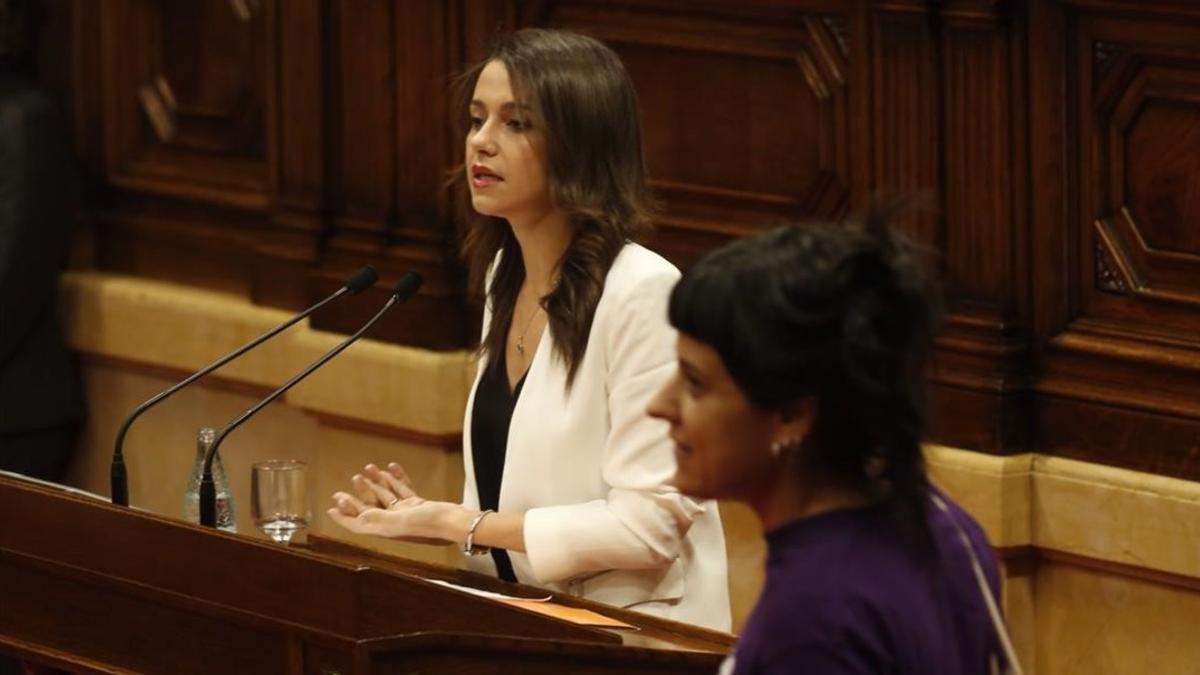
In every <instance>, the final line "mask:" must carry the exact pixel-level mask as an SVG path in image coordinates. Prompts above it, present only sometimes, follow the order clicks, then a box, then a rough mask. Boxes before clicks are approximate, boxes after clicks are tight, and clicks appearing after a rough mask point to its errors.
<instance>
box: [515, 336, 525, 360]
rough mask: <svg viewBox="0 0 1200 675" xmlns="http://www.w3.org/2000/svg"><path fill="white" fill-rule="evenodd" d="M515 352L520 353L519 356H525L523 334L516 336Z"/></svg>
mask: <svg viewBox="0 0 1200 675" xmlns="http://www.w3.org/2000/svg"><path fill="white" fill-rule="evenodd" d="M517 353H518V354H520V355H521V356H525V336H524V335H522V336H520V337H518V338H517Z"/></svg>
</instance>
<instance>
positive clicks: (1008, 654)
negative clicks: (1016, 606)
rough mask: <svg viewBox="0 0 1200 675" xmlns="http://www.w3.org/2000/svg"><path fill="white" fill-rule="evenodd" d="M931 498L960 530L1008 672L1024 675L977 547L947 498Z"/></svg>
mask: <svg viewBox="0 0 1200 675" xmlns="http://www.w3.org/2000/svg"><path fill="white" fill-rule="evenodd" d="M929 498H930V499H932V500H933V503H934V505H936V506H937V507H938V510H940V511H941V512H942V513H944V514H946V516H947V517H948V518H949V519H950V522H951V523H954V529H955V530H957V531H958V538H959V539H960V540H961V541H962V543H963V546H964V547H966V549H967V555H969V556H970V557H971V570H972V571H973V572H974V573H975V582H976V583H977V584H978V585H979V592H980V594H981V595H982V596H983V603H984V604H985V605H987V610H988V616H989V617H991V619H992V628H993V629H995V631H996V636H997V637H998V638H1000V646H1001V647H1002V648H1003V649H1004V658H1005V660H1007V661H1008V672H1009V673H1012V675H1022V671H1021V664H1020V662H1018V661H1017V653H1016V650H1015V649H1013V645H1012V638H1011V637H1009V634H1008V628H1007V627H1005V625H1004V619H1003V618H1001V617H1000V608H999V607H998V606H997V605H996V598H994V597H992V589H991V588H990V587H989V586H988V583H987V577H986V576H984V574H983V567H982V566H981V565H980V564H979V556H977V555H976V554H975V547H974V546H973V545H972V544H971V539H970V537H968V536H967V533H966V532H965V531H964V530H963V528H962V525H960V524H959V523H958V519H957V518H955V517H954V514H953V513H951V512H950V507H949V506H946V502H945V500H943V499H942V498H941V497H939V496H938V495H936V494H934V493H930V494H929Z"/></svg>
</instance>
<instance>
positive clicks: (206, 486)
mask: <svg viewBox="0 0 1200 675" xmlns="http://www.w3.org/2000/svg"><path fill="white" fill-rule="evenodd" d="M421 281H422V279H421V275H419V274H417V273H416V272H408V273H406V274H405V275H404V276H403V277H400V281H399V282H397V283H396V286H395V287H394V288H393V289H392V295H391V297H390V298H388V300H387V302H386V303H384V305H383V308H382V309H380V310H379V311H378V312H376V313H375V316H373V317H371V319H370V320H369V321H367V322H366V323H365V324H363V327H362V328H359V329H358V332H356V333H354V334H353V335H351V336H350V337H348V338H346V339H345V340H343V341H342V343H341V344H339V345H338V346H336V347H334V348H333V349H330V350H329V351H327V352H325V354H324V355H322V356H321V358H319V359H317V360H316V361H313V362H312V363H311V364H309V365H308V367H306V368H305V369H304V370H302V371H300V372H299V373H297V374H296V375H294V376H293V377H292V379H290V380H288V381H287V382H284V383H283V385H282V386H281V387H279V388H278V389H276V390H275V391H273V392H271V393H270V394H268V395H267V397H266V398H264V399H263V400H261V401H259V402H258V403H255V404H254V405H253V406H251V407H250V408H248V409H247V410H246V412H244V413H242V414H241V415H240V416H239V417H238V418H237V419H235V420H233V421H232V422H230V423H229V424H226V425H225V427H224V428H223V429H221V431H219V432H217V437H216V438H215V439H213V442H212V445H210V446H208V452H207V453H205V455H204V472H203V473H202V474H201V477H200V524H201V525H204V526H206V527H216V526H217V489H216V486H215V484H214V483H213V475H212V463H213V457H215V456H216V454H217V448H219V447H220V446H221V442H222V441H224V440H225V437H226V436H228V435H229V434H230V432H232V431H233V430H234V429H237V428H238V427H239V426H241V425H242V423H243V422H245V421H246V420H248V419H250V418H251V417H253V416H254V415H255V414H257V413H258V411H259V410H262V409H263V408H265V407H266V406H267V405H268V404H269V403H271V401H274V400H275V399H277V398H279V397H280V396H282V395H283V394H284V392H286V391H287V390H288V389H291V388H292V387H293V386H295V385H296V383H298V382H299V381H300V380H303V379H304V378H306V377H308V376H309V375H311V374H312V372H313V371H314V370H316V369H317V368H320V367H321V366H323V365H325V363H326V362H328V361H329V360H330V359H332V358H333V357H335V356H337V355H338V354H340V353H342V350H344V349H345V348H346V347H349V346H350V345H352V344H354V342H355V341H357V340H358V339H359V338H360V337H362V336H363V335H364V334H365V333H366V332H367V331H368V330H370V329H371V326H374V325H375V322H377V321H379V319H381V318H383V315H384V314H386V313H387V312H388V310H390V309H391V308H392V307H393V306H394V305H395V304H396V303H398V302H404V301H405V300H408V299H409V298H411V297H412V296H413V294H415V293H416V292H417V289H419V288H420V287H421Z"/></svg>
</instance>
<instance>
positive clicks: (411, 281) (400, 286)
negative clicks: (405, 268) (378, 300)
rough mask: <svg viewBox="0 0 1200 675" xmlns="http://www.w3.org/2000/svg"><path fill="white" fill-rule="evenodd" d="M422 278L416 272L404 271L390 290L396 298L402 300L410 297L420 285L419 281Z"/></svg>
mask: <svg viewBox="0 0 1200 675" xmlns="http://www.w3.org/2000/svg"><path fill="white" fill-rule="evenodd" d="M422 281H424V279H422V278H421V275H420V274H417V273H416V272H405V274H404V276H402V277H400V281H398V282H396V287H395V288H394V289H393V290H392V295H394V296H396V299H397V300H399V301H401V302H404V301H405V300H407V299H409V298H411V297H412V296H413V294H414V293H416V292H417V289H418V288H420V287H421V282H422Z"/></svg>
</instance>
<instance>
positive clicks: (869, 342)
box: [650, 213, 1015, 675]
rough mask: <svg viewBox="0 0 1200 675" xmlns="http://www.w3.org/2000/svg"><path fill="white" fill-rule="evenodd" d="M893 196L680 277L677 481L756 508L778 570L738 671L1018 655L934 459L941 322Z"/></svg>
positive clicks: (738, 655) (830, 669)
mask: <svg viewBox="0 0 1200 675" xmlns="http://www.w3.org/2000/svg"><path fill="white" fill-rule="evenodd" d="M931 297H932V293H931V284H930V282H929V280H928V278H927V277H926V274H925V273H924V271H923V269H922V265H921V264H920V260H919V258H918V255H917V249H916V248H915V247H914V246H913V245H911V244H910V243H909V242H908V241H907V240H905V239H904V238H903V237H902V236H900V235H898V234H895V233H893V232H892V231H891V229H890V228H889V226H888V217H887V215H886V214H883V213H876V214H872V215H871V216H869V217H867V218H866V219H865V222H863V223H862V224H847V225H833V224H813V225H804V226H791V227H783V228H779V229H775V230H772V231H770V232H767V233H765V234H762V235H760V236H757V237H753V238H749V239H744V240H741V241H737V242H735V243H732V244H730V245H728V246H726V247H725V248H723V249H720V250H718V251H715V252H713V253H711V254H709V255H708V256H707V257H705V258H703V259H702V260H701V261H700V262H698V263H697V264H696V265H695V266H694V267H692V268H691V269H690V270H688V272H687V273H686V274H685V275H684V276H683V278H682V280H681V281H680V282H679V283H678V284H677V285H676V286H675V289H674V290H673V292H672V294H671V301H670V309H669V312H670V320H671V324H672V325H673V326H675V328H677V329H678V330H679V337H678V343H677V353H678V361H679V368H678V374H677V376H676V377H675V379H673V380H672V381H671V382H670V383H668V384H667V385H666V386H665V387H664V389H663V390H662V391H661V392H660V393H659V394H658V396H657V397H656V398H655V399H654V401H653V402H652V404H651V406H650V414H652V415H654V416H656V417H659V418H662V419H664V420H667V421H668V422H669V423H670V424H671V436H672V438H673V439H674V441H675V456H676V459H677V462H678V470H677V473H676V476H675V478H674V480H673V482H674V484H675V485H676V486H677V487H678V488H679V489H680V490H681V491H682V492H684V493H685V494H689V495H692V496H694V497H697V498H704V499H717V498H721V499H736V500H740V501H742V502H745V503H746V504H748V505H749V506H751V507H752V508H753V509H754V510H755V512H757V514H758V516H759V517H760V519H761V520H762V524H763V528H764V530H765V532H766V539H767V548H768V557H767V570H766V572H767V573H766V584H765V587H764V588H763V591H762V595H761V597H760V599H759V601H758V604H757V606H756V607H755V608H754V610H753V612H752V613H751V615H750V618H749V619H748V621H747V624H746V626H745V629H744V631H743V633H742V635H741V638H740V641H739V643H738V647H737V650H736V652H735V654H734V655H733V657H731V659H730V661H729V662H727V664H726V667H725V669H724V671H723V672H733V673H738V674H743V673H913V674H917V673H920V674H922V675H928V674H952V673H953V674H957V673H962V674H967V673H971V674H975V673H987V672H989V668H990V667H995V666H996V665H997V664H999V663H1002V662H1013V663H1015V661H1013V660H1011V659H1008V658H1003V659H1002V658H999V655H1000V654H1001V653H1003V650H1002V649H1001V646H1002V643H1003V644H1004V645H1007V643H1008V641H1007V637H1006V636H1005V637H1003V638H1001V637H1000V636H1003V635H1005V633H1004V630H1003V624H1002V622H1001V619H1000V617H999V612H998V610H997V609H996V603H995V597H996V594H997V591H998V586H999V580H998V579H999V578H998V574H997V568H996V562H995V558H994V556H993V553H992V550H991V548H990V546H989V544H988V542H987V539H986V537H985V536H984V534H983V531H982V530H981V529H980V528H979V526H978V525H977V524H976V523H975V521H973V520H972V519H971V517H970V516H968V515H967V514H966V513H965V512H964V511H963V510H962V509H961V508H959V507H958V506H957V505H956V504H954V502H953V501H951V500H950V499H949V498H948V497H946V496H945V495H944V494H942V493H940V492H939V491H938V490H937V489H935V488H933V487H932V486H931V485H930V483H929V481H928V480H927V478H926V475H925V470H924V465H923V462H922V450H921V437H922V432H923V428H924V421H925V420H924V413H923V405H922V402H923V396H922V390H923V382H924V380H923V374H922V371H923V368H924V365H925V357H926V355H927V353H928V351H929V348H930V343H931V334H932V329H933V325H934V320H935V315H936V312H935V304H934V303H933V301H932V300H931Z"/></svg>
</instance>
